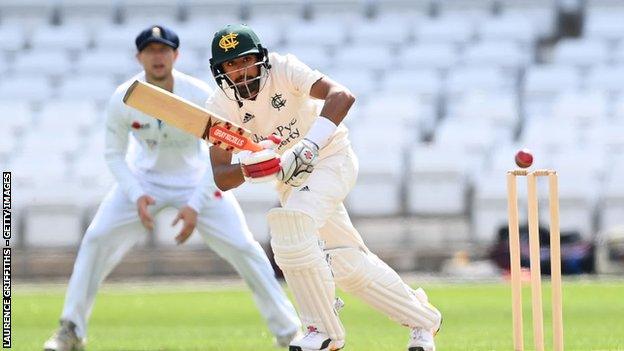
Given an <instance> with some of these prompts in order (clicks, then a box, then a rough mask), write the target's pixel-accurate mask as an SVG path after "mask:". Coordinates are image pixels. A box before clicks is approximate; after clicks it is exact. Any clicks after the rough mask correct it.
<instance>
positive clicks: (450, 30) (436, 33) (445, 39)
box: [415, 16, 475, 44]
mask: <svg viewBox="0 0 624 351" xmlns="http://www.w3.org/2000/svg"><path fill="white" fill-rule="evenodd" d="M415 33H416V40H417V41H418V42H423V43H427V42H428V43H431V42H433V43H452V44H465V43H466V42H468V41H469V40H471V39H473V37H474V34H475V25H474V23H473V22H472V21H470V20H469V19H467V18H462V17H456V16H449V17H439V18H436V19H426V20H424V21H422V22H421V23H417V24H416V30H415Z"/></svg>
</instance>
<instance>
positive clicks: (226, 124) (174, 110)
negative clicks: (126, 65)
mask: <svg viewBox="0 0 624 351" xmlns="http://www.w3.org/2000/svg"><path fill="white" fill-rule="evenodd" d="M123 102H124V103H125V104H126V105H128V106H130V107H134V108H135V109H137V110H139V111H141V112H143V113H145V114H147V115H150V116H152V117H154V118H157V119H159V120H161V121H163V122H165V123H167V124H169V125H171V126H174V127H176V128H178V129H181V130H183V131H185V132H187V133H190V134H193V135H195V136H196V137H198V138H201V139H205V140H208V141H209V142H210V143H212V145H215V146H218V147H220V148H222V149H225V150H226V151H230V152H232V153H237V152H239V151H242V150H249V151H252V152H255V151H260V150H262V149H263V148H262V147H261V146H260V145H258V144H257V143H254V142H253V141H252V140H251V132H249V130H247V129H245V128H243V127H240V126H237V125H236V124H233V123H232V122H230V121H228V120H226V119H225V118H223V117H219V116H217V115H215V114H214V113H212V112H210V111H208V110H206V109H204V108H201V107H199V106H197V105H195V104H194V103H192V102H190V101H188V100H186V99H184V98H182V97H180V96H177V95H175V94H173V93H170V92H168V91H166V90H164V89H161V88H159V87H157V86H155V85H152V84H149V83H145V82H141V81H138V80H136V81H134V83H132V85H130V87H129V88H128V90H127V91H126V95H125V96H124V98H123Z"/></svg>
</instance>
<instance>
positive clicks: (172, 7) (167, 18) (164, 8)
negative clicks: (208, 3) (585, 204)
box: [119, 0, 188, 26]
mask: <svg viewBox="0 0 624 351" xmlns="http://www.w3.org/2000/svg"><path fill="white" fill-rule="evenodd" d="M187 3H188V2H187ZM119 11H120V13H121V16H122V18H123V20H124V22H126V23H140V24H141V25H142V26H149V25H153V24H159V23H162V24H163V25H168V26H173V25H174V24H175V23H176V21H177V20H178V19H179V17H180V2H178V1H168V0H121V1H119ZM154 19H157V21H154Z"/></svg>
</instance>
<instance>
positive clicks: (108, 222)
mask: <svg viewBox="0 0 624 351" xmlns="http://www.w3.org/2000/svg"><path fill="white" fill-rule="evenodd" d="M142 185H143V189H145V191H146V193H147V194H149V195H150V196H152V197H153V198H154V199H155V200H156V204H155V205H153V206H150V207H149V209H150V212H151V213H152V214H153V215H154V214H156V213H158V212H159V211H160V210H162V209H163V208H165V207H168V206H173V207H176V208H180V207H182V206H184V205H185V204H186V203H187V201H188V200H189V198H190V196H191V194H192V193H193V191H194V188H183V189H171V188H163V187H160V186H156V185H153V184H149V183H143V184H142ZM211 197H212V199H211V201H209V203H208V204H207V205H206V206H205V208H204V209H203V210H202V211H201V212H200V213H199V216H198V220H197V222H198V223H197V230H198V232H199V233H200V234H201V235H202V237H203V238H204V240H205V241H206V243H207V244H208V246H209V247H210V248H212V249H213V250H214V251H215V252H217V254H219V256H221V257H222V258H224V259H225V260H226V261H228V262H229V263H230V264H231V265H232V266H233V267H234V268H235V269H236V271H237V272H238V273H239V274H240V275H241V277H242V278H243V279H244V280H245V282H246V283H247V285H248V286H249V287H250V289H251V291H252V293H253V297H254V300H255V302H256V305H257V306H258V309H259V310H260V313H261V314H262V316H263V317H264V319H265V320H266V321H267V324H268V326H269V329H270V330H271V332H272V333H273V334H274V335H286V334H289V333H292V332H293V331H294V330H296V329H298V328H299V327H300V322H299V319H298V317H297V314H296V312H295V310H294V307H293V305H292V304H291V303H290V301H289V300H288V298H287V297H286V295H285V294H284V291H283V290H282V288H281V286H280V285H279V283H278V282H277V280H276V279H275V276H274V272H273V269H272V267H271V265H270V263H269V260H268V259H267V257H266V254H265V253H264V251H263V250H262V248H261V247H260V245H259V244H258V242H257V241H256V240H255V239H254V238H253V236H252V234H251V232H250V231H249V229H248V227H247V224H246V222H245V219H244V216H243V213H242V211H241V209H240V206H239V205H238V202H237V201H236V199H235V198H234V196H233V195H232V194H231V193H229V192H225V193H222V197H221V196H214V195H211ZM175 234H176V233H174V232H172V235H171V240H174V236H175ZM146 235H148V232H147V230H146V229H145V228H144V227H143V225H142V224H141V222H140V220H139V217H138V214H137V209H136V205H135V204H134V203H132V202H131V201H130V200H129V199H128V197H127V196H126V195H125V194H124V193H123V192H122V191H121V189H120V188H119V187H118V186H117V185H115V186H114V187H113V188H112V189H111V190H110V192H109V193H108V195H107V196H106V197H105V199H104V200H103V201H102V203H101V205H100V207H99V209H98V211H97V214H96V215H95V218H94V219H93V221H92V222H91V224H90V225H89V228H88V229H87V232H86V234H85V236H84V238H83V239H82V243H81V245H80V249H79V251H78V256H77V258H76V262H75V263H74V271H73V273H72V276H71V278H70V280H69V286H68V288H67V295H66V297H65V306H64V308H63V313H62V316H61V318H62V319H66V320H70V321H72V322H74V323H75V324H76V333H77V334H78V336H79V337H82V338H85V337H86V335H87V322H88V319H89V316H90V314H91V310H92V308H93V303H94V300H95V295H96V294H97V291H98V288H99V287H100V284H101V283H102V281H103V280H104V279H105V278H106V276H107V275H108V274H109V273H110V272H111V271H112V270H113V269H114V268H115V266H117V264H118V263H119V262H120V261H121V259H122V258H123V256H124V255H125V254H126V253H127V252H128V251H129V250H130V248H131V247H132V246H133V245H135V244H136V243H137V242H139V241H140V240H141V239H142V238H144V237H145V236H146Z"/></svg>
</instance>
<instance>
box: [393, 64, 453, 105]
mask: <svg viewBox="0 0 624 351" xmlns="http://www.w3.org/2000/svg"><path fill="white" fill-rule="evenodd" d="M442 88H443V80H442V77H441V76H440V74H439V73H438V72H437V70H434V69H422V68H420V67H419V66H418V65H415V66H414V67H411V68H410V67H408V68H404V69H391V70H388V71H386V74H385V76H384V81H383V89H384V90H385V91H387V92H394V91H395V92H405V91H410V92H413V93H415V94H416V95H418V96H419V97H421V98H428V99H427V100H431V101H434V100H435V99H436V98H437V97H438V95H439V94H440V93H441V92H442Z"/></svg>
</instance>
